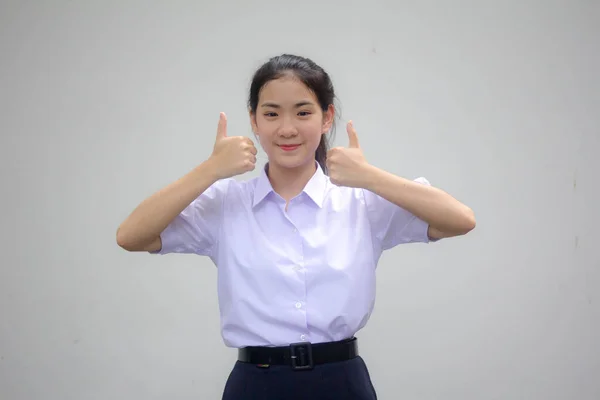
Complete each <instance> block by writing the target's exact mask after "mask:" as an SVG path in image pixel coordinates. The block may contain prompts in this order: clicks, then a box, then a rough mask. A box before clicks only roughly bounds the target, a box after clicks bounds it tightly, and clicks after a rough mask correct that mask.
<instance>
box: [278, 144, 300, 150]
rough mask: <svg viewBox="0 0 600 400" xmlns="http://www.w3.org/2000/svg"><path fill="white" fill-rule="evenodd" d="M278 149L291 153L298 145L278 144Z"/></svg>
mask: <svg viewBox="0 0 600 400" xmlns="http://www.w3.org/2000/svg"><path fill="white" fill-rule="evenodd" d="M279 147H280V148H281V150H283V151H292V150H296V149H297V148H298V147H300V145H299V144H280V145H279Z"/></svg>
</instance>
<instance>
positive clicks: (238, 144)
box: [211, 113, 257, 179]
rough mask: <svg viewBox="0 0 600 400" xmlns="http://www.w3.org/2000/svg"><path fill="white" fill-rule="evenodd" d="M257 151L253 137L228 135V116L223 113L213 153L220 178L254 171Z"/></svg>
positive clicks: (212, 156)
mask: <svg viewBox="0 0 600 400" xmlns="http://www.w3.org/2000/svg"><path fill="white" fill-rule="evenodd" d="M256 153H257V151H256V147H254V143H253V142H252V140H251V139H249V138H247V137H244V136H227V116H226V115H225V113H221V115H220V118H219V125H218V127H217V139H216V141H215V146H214V148H213V152H212V155H211V159H212V160H214V161H215V165H216V169H217V171H216V173H217V176H218V177H219V179H225V178H231V177H233V176H235V175H240V174H243V173H245V172H248V171H252V170H253V169H254V168H255V166H256Z"/></svg>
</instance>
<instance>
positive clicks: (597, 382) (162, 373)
mask: <svg viewBox="0 0 600 400" xmlns="http://www.w3.org/2000/svg"><path fill="white" fill-rule="evenodd" d="M599 11H600V6H599V3H598V2H597V1H591V0H590V1H572V0H571V1H567V0H565V1H523V2H521V1H499V0H498V1H495V2H491V1H484V2H481V1H466V0H461V1H453V2H450V1H446V2H442V1H437V2H434V1H427V2H417V1H387V2H385V1H369V2H358V1H347V0H346V1H342V0H338V1H330V2H323V1H305V2H284V1H283V2H282V1H280V2H274V3H273V2H246V1H241V0H238V1H228V2H211V3H208V2H204V1H187V2H184V1H172V2H170V3H169V4H168V3H167V2H164V1H163V2H158V1H154V2H150V1H144V2H142V1H123V2H121V1H93V2H91V1H90V2H75V1H37V2H34V1H25V2H19V1H2V3H1V5H0V57H1V64H0V113H1V118H0V131H1V133H2V135H1V140H2V142H1V146H0V155H1V159H2V168H1V173H2V196H1V202H2V203H1V204H2V206H1V208H0V213H1V214H0V218H1V220H2V229H1V230H0V243H2V245H1V246H2V252H1V256H0V262H1V269H0V399H2V400H4V399H6V400H33V399H43V400H51V399H52V400H54V399H57V400H58V399H61V400H65V399H78V400H84V399H85V400H88V399H90V400H91V399H98V400H100V399H102V400H106V399H134V398H135V399H218V398H220V394H221V391H222V388H223V384H224V382H225V379H226V378H227V374H228V373H229V370H230V368H231V366H232V363H233V361H234V360H235V351H233V350H231V349H227V348H225V347H224V345H223V344H222V342H221V338H220V335H219V321H218V309H217V298H216V290H215V276H216V270H215V268H214V266H213V265H212V264H211V263H210V262H209V261H208V260H207V259H203V258H199V257H195V256H166V257H158V256H150V255H147V254H130V253H127V252H125V251H123V250H121V249H120V248H118V247H117V245H116V240H115V232H116V228H117V226H118V224H119V223H120V222H121V221H122V220H123V219H124V218H125V217H126V216H127V214H128V213H129V212H130V211H131V210H132V209H133V208H134V207H135V206H136V205H137V204H138V203H139V202H140V201H141V200H143V199H144V198H145V197H146V196H148V195H150V194H151V193H153V192H154V191H155V190H157V189H159V188H161V187H162V186H164V185H166V184H168V183H169V182H171V181H173V180H175V179H176V178H178V177H180V176H181V175H183V174H185V173H186V172H188V171H189V170H190V169H191V168H193V167H194V166H195V165H197V164H198V163H200V162H201V161H202V160H203V159H205V158H206V157H207V156H208V155H209V154H210V152H211V150H212V146H213V139H214V136H215V130H216V126H217V121H218V113H219V111H225V112H227V113H228V115H229V121H230V123H229V132H230V134H232V135H233V134H239V135H248V136H251V131H250V125H249V122H248V117H247V113H246V108H245V100H246V93H247V89H248V84H249V79H250V76H251V74H252V72H253V71H254V69H255V68H256V67H257V66H258V65H259V64H260V63H262V62H263V61H265V60H266V59H267V58H268V57H270V56H272V55H275V54H280V53H282V52H292V53H298V54H301V55H305V56H309V57H311V58H313V59H314V60H315V61H317V62H318V63H320V64H322V65H323V66H324V67H325V68H326V69H327V70H328V71H329V72H330V73H331V75H332V77H333V79H334V83H335V85H336V88H337V91H338V95H339V98H340V102H341V106H342V116H341V118H342V120H341V123H340V125H339V129H338V133H337V144H340V145H346V144H347V136H346V133H345V129H344V122H345V121H346V120H348V119H353V120H354V121H355V125H356V128H357V131H358V134H359V139H360V141H361V145H362V146H363V149H364V152H365V154H366V156H367V158H368V160H369V161H371V162H372V163H373V164H375V165H377V166H379V167H381V168H384V169H387V170H389V171H391V172H394V173H397V174H399V175H402V176H405V177H407V178H414V177H417V176H425V177H427V178H428V179H429V180H430V181H431V182H432V184H434V185H436V186H438V187H441V188H442V189H445V190H447V191H448V192H450V193H451V194H453V195H454V196H456V197H457V198H458V199H459V200H462V201H464V202H465V203H466V204H468V205H469V206H471V207H472V208H473V209H474V211H475V213H476V216H477V222H478V226H477V228H476V230H475V231H473V232H472V233H471V234H469V235H468V236H467V237H464V238H458V239H450V240H445V241H442V242H440V243H437V244H435V245H407V246H401V247H398V248H396V249H394V250H392V251H389V252H387V253H385V254H384V257H383V258H382V260H381V263H380V265H379V269H378V302H377V305H376V309H375V314H374V315H373V317H372V319H371V321H370V324H369V325H368V327H367V328H366V329H364V330H363V331H362V332H360V334H359V338H360V342H361V348H362V352H363V355H364V357H365V359H366V360H367V363H368V365H369V367H370V369H371V372H372V376H373V381H374V383H375V386H376V388H377V390H378V392H379V395H380V398H381V399H422V400H423V399H431V400H433V399H442V398H443V399H447V400H454V399H455V400H470V399H473V400H475V399H477V400H480V399H528V400H532V399H540V400H542V399H543V400H553V399H561V400H567V399H576V400H593V399H599V398H600V379H599V378H600V339H599V338H600V296H599V294H598V293H599V289H600V256H599V252H598V240H599V239H600V237H599V230H598V226H599V225H600V213H599V212H598V204H600V191H599V189H598V187H599V185H598V182H599V180H598V173H599V172H600V161H599V157H598V153H599V150H600V133H599V126H598V116H599V114H600V112H599V110H600V85H599V79H598V71H600V61H599V56H598V54H599V49H600V39H599V36H600V24H599V22H598V21H599V20H600V12H599ZM260 160H261V162H264V160H265V156H264V153H261V157H260ZM253 175H254V174H248V175H245V176H243V177H241V178H242V179H246V178H249V177H252V176H253Z"/></svg>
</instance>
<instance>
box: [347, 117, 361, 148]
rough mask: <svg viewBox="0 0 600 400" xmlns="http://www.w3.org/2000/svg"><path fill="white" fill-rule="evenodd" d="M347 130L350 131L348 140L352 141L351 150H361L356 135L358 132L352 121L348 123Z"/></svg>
mask: <svg viewBox="0 0 600 400" xmlns="http://www.w3.org/2000/svg"><path fill="white" fill-rule="evenodd" d="M346 130H347V131H348V140H349V141H350V147H351V148H359V147H360V146H359V144H358V135H357V134H356V130H355V129H354V124H353V123H352V121H350V122H348V125H347V126H346Z"/></svg>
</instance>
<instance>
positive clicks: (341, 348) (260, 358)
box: [238, 337, 358, 370]
mask: <svg viewBox="0 0 600 400" xmlns="http://www.w3.org/2000/svg"><path fill="white" fill-rule="evenodd" d="M356 356H358V344H357V343H356V338H354V337H353V338H351V339H345V340H341V341H339V342H327V343H315V344H312V343H308V342H302V343H292V344H290V345H289V346H282V347H261V346H257V347H255V346H252V347H243V348H241V349H239V350H238V360H239V361H241V362H245V363H250V364H257V365H260V366H268V365H289V366H291V367H292V369H295V370H304V369H312V368H313V367H314V366H315V365H319V364H326V363H330V362H339V361H346V360H350V359H352V358H354V357H356Z"/></svg>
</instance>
